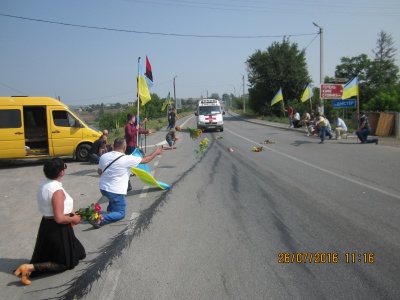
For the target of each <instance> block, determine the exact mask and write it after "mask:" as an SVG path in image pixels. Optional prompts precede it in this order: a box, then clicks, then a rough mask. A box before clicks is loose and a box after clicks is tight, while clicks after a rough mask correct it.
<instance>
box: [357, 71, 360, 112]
mask: <svg viewBox="0 0 400 300" xmlns="http://www.w3.org/2000/svg"><path fill="white" fill-rule="evenodd" d="M359 94H360V88H359V82H358V75H357V116H359V115H360V99H359V97H360V96H359Z"/></svg>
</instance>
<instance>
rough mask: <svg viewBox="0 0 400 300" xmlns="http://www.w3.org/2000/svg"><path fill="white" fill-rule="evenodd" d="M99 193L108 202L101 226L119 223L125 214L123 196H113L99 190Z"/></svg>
mask: <svg viewBox="0 0 400 300" xmlns="http://www.w3.org/2000/svg"><path fill="white" fill-rule="evenodd" d="M100 192H101V194H102V195H103V196H106V197H107V198H108V201H109V202H108V206H107V214H104V215H103V217H104V219H103V221H101V225H105V224H107V223H111V222H115V221H119V220H122V219H123V218H125V213H126V199H125V195H122V194H114V193H111V192H107V191H104V190H100Z"/></svg>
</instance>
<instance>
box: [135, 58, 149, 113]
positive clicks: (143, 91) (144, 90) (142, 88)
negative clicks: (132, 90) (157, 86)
mask: <svg viewBox="0 0 400 300" xmlns="http://www.w3.org/2000/svg"><path fill="white" fill-rule="evenodd" d="M138 94H139V96H140V100H142V106H143V105H145V104H146V103H147V102H149V101H150V100H151V96H150V92H149V87H148V86H147V82H146V79H145V78H144V74H143V70H142V66H141V65H140V64H139V76H138Z"/></svg>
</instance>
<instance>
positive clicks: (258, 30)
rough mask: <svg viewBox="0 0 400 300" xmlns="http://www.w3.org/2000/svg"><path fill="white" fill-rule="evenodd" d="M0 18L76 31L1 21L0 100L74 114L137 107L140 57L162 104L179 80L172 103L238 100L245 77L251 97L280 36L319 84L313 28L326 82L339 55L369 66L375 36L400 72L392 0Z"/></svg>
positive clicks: (296, 0)
mask: <svg viewBox="0 0 400 300" xmlns="http://www.w3.org/2000/svg"><path fill="white" fill-rule="evenodd" d="M0 14H3V15H10V16H16V17H22V18H29V19H36V20H42V21H50V22H56V23H65V24H73V25H78V26H65V25H58V24H54V23H49V22H38V21H31V20H26V19H21V18H14V17H6V16H1V15H0V44H1V47H0V66H1V68H0V95H1V96H9V95H30V96H50V97H56V96H60V97H61V100H62V101H63V102H64V103H66V104H67V105H70V106H72V105H74V106H75V105H88V104H95V103H116V102H120V103H127V102H128V101H132V100H133V99H135V97H136V79H135V78H136V76H137V68H138V64H137V61H138V57H141V58H142V59H141V62H142V66H143V68H145V57H146V55H147V56H148V57H149V59H150V63H151V65H152V69H153V77H154V83H155V84H154V86H153V87H152V88H151V90H150V92H151V93H156V94H157V95H158V96H159V97H160V98H165V97H166V96H167V94H168V92H171V95H173V78H174V77H175V76H177V77H176V79H175V80H176V81H175V83H176V85H175V86H176V96H177V98H189V97H193V98H195V97H200V96H201V95H203V96H204V97H205V96H206V95H207V91H208V93H209V95H211V93H219V95H220V96H221V95H222V94H223V93H236V94H237V95H239V93H240V94H241V93H242V91H243V86H242V75H245V85H246V87H245V92H246V93H247V72H246V65H245V61H246V60H247V59H248V57H249V56H251V55H252V54H253V53H254V52H255V51H256V50H258V49H260V50H263V51H264V50H266V49H267V48H268V47H269V46H270V45H271V44H272V43H273V42H275V41H277V42H281V41H282V39H283V36H289V37H290V41H291V42H295V43H297V44H298V46H299V49H303V48H306V59H307V64H308V69H309V73H310V75H311V77H312V78H313V80H314V83H315V85H319V78H320V39H319V36H318V31H319V29H318V28H317V27H315V26H314V25H313V22H315V23H316V24H318V25H319V26H321V27H323V29H324V75H325V76H334V71H335V67H336V65H338V64H340V59H341V57H344V56H348V57H353V56H358V55H359V54H362V53H365V54H367V55H368V56H369V57H370V58H373V53H372V50H373V49H375V47H376V42H377V38H378V33H379V32H380V31H381V30H384V31H386V32H387V33H389V34H390V35H391V36H392V38H393V40H394V42H395V47H396V48H397V49H398V51H397V56H396V59H397V61H396V63H397V65H400V1H398V0H379V1H378V0H363V1H361V0H347V1H345V0H336V1H332V0H329V1H328V0H324V1H322V0H271V1H269V0H266V1H261V0H259V1H245V0H215V1H211V0H206V1H201V0H187V1H184V0H150V1H135V0H85V1H82V0H68V1H67V0H58V1H56V0H35V1H32V0H1V1H0ZM82 26H88V27H97V28H105V29H109V30H101V29H90V28H85V27H82ZM140 32H141V33H140ZM200 36H202V37H200ZM240 37H246V38H240ZM260 37H261V38H260Z"/></svg>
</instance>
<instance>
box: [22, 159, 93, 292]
mask: <svg viewBox="0 0 400 300" xmlns="http://www.w3.org/2000/svg"><path fill="white" fill-rule="evenodd" d="M66 169H67V165H66V164H65V163H64V162H63V160H62V159H61V158H53V159H51V160H49V161H47V162H46V163H45V165H44V167H43V172H44V174H45V175H46V177H47V179H45V180H43V181H42V182H41V184H40V186H39V189H38V192H37V201H38V207H39V212H40V213H41V214H42V215H43V218H42V221H41V223H40V226H39V232H38V235H37V239H36V245H35V249H34V251H33V254H32V259H31V261H30V263H29V264H23V265H21V266H20V267H19V268H18V269H17V270H16V271H15V272H14V274H15V275H16V276H19V275H21V277H22V279H21V281H22V283H23V284H26V285H27V284H31V281H30V280H29V279H28V277H29V276H30V275H31V273H32V272H33V271H35V274H39V273H42V272H63V271H65V270H71V269H73V268H74V267H75V266H76V265H77V264H78V263H79V260H81V259H84V258H85V257H86V252H85V248H84V247H83V246H82V244H81V242H80V241H79V240H78V239H77V238H76V237H75V234H74V230H73V228H72V226H71V225H72V224H74V225H76V224H79V223H80V222H81V217H80V216H78V215H75V211H74V210H73V199H72V198H71V197H70V195H68V193H67V192H66V191H65V190H64V189H63V187H62V183H61V178H62V177H63V176H64V175H65V173H66Z"/></svg>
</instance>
